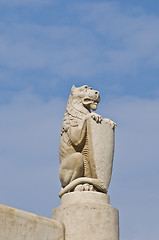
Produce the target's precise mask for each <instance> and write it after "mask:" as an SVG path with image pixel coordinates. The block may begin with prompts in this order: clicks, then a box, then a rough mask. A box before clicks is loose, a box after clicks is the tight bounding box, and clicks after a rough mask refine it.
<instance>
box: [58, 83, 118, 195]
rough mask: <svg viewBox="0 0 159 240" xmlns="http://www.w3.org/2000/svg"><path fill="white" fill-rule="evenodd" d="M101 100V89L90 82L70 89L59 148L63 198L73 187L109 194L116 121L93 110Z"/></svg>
mask: <svg viewBox="0 0 159 240" xmlns="http://www.w3.org/2000/svg"><path fill="white" fill-rule="evenodd" d="M99 101H100V95H99V92H98V91H96V90H93V89H92V88H90V87H88V86H87V85H84V86H82V87H79V88H76V87H75V86H73V87H72V89H71V94H70V96H69V99H68V102H67V107H66V112H65V115H64V120H63V125H62V130H61V138H60V147H59V157H60V163H61V165H60V169H59V177H60V181H61V185H62V190H61V192H60V194H59V196H60V197H61V196H63V195H64V194H65V193H67V192H70V191H74V190H76V191H87V190H90V191H93V190H96V191H99V192H103V193H107V189H108V187H109V183H110V178H111V173H112V165H113V154H114V129H115V126H116V124H115V123H114V122H113V121H111V120H110V119H106V118H105V119H102V117H101V116H100V115H98V114H96V113H93V112H91V110H93V111H95V110H96V109H97V106H98V103H99Z"/></svg>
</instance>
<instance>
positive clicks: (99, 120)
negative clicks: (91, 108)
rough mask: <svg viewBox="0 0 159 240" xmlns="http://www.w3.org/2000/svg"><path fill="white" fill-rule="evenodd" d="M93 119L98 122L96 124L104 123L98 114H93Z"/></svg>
mask: <svg viewBox="0 0 159 240" xmlns="http://www.w3.org/2000/svg"><path fill="white" fill-rule="evenodd" d="M91 118H92V119H93V120H94V121H96V123H101V122H102V117H101V116H100V115H99V114H97V113H91Z"/></svg>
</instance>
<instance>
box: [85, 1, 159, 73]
mask: <svg viewBox="0 0 159 240" xmlns="http://www.w3.org/2000/svg"><path fill="white" fill-rule="evenodd" d="M81 8H82V10H83V9H84V10H85V15H83V18H82V21H83V24H85V23H89V24H90V25H89V26H90V27H92V24H93V28H94V29H93V31H96V34H99V38H100V37H103V39H105V44H103V52H104V55H103V57H105V58H106V62H105V63H103V65H102V68H104V65H105V68H106V70H113V71H117V72H130V71H131V70H138V69H139V67H142V66H143V65H144V66H145V67H152V66H153V67H158V62H159V61H158V60H159V58H158V56H159V32H158V30H157V29H158V28H159V18H158V17H157V16H152V15H148V14H146V13H144V12H143V11H138V9H137V10H136V9H133V8H132V9H131V10H130V9H129V10H128V11H126V10H123V9H121V8H120V6H119V5H117V4H115V3H113V4H112V3H95V4H90V5H87V4H86V5H85V7H84V6H83V7H81Z"/></svg>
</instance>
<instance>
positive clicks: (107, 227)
mask: <svg viewBox="0 0 159 240" xmlns="http://www.w3.org/2000/svg"><path fill="white" fill-rule="evenodd" d="M53 218H54V219H55V220H57V221H60V222H61V223H63V225H64V228H65V240H75V239H76V240H119V216H118V210H117V209H116V208H114V207H112V206H111V205H110V204H109V196H108V195H107V194H103V193H99V192H89V191H88V192H87V191H84V192H72V193H67V194H65V195H63V197H62V198H61V206H60V207H58V208H56V209H55V210H54V211H53Z"/></svg>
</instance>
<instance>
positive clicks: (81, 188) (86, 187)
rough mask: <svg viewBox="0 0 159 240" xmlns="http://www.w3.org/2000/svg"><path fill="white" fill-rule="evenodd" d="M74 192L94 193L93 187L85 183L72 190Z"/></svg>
mask: <svg viewBox="0 0 159 240" xmlns="http://www.w3.org/2000/svg"><path fill="white" fill-rule="evenodd" d="M74 191H75V192H77V191H79V192H83V191H94V187H93V185H91V184H88V183H85V184H79V185H77V186H76V187H75V189H74Z"/></svg>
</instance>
